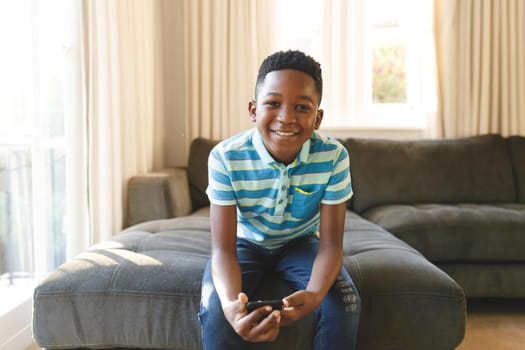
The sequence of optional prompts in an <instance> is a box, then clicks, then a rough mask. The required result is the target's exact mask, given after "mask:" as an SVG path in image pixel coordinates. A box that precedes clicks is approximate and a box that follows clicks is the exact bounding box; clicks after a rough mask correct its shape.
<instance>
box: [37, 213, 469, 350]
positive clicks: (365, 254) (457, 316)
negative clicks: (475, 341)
mask: <svg viewBox="0 0 525 350" xmlns="http://www.w3.org/2000/svg"><path fill="white" fill-rule="evenodd" d="M209 229H210V227H209V217H205V216H189V217H185V218H174V219H168V220H157V221H150V222H147V223H143V224H139V225H136V226H133V227H130V228H129V229H127V230H126V231H125V232H123V233H121V234H120V235H117V236H115V238H114V239H113V240H112V241H109V242H104V243H101V244H99V245H96V246H94V247H93V248H92V249H90V250H89V251H87V252H85V253H83V254H80V255H78V256H77V257H75V258H74V259H72V260H70V261H68V262H66V263H65V264H64V265H62V266H61V267H59V268H58V269H57V270H56V271H55V272H54V273H53V274H52V275H51V276H49V278H48V279H47V280H46V281H44V282H43V283H42V284H41V285H40V286H39V287H38V288H37V289H36V291H35V295H34V318H33V321H34V337H35V340H36V342H37V343H38V344H39V345H41V346H43V347H46V348H50V349H55V348H57V349H58V348H80V347H92V348H97V347H102V348H103V347H123V348H126V347H129V348H144V349H146V348H158V349H201V344H200V327H199V324H198V318H197V312H198V308H199V301H200V282H201V277H202V272H203V270H204V266H205V263H206V261H207V259H208V257H209V254H210V233H209ZM344 256H345V257H344V264H345V266H346V268H347V269H348V271H349V272H350V274H351V275H352V278H353V279H354V281H355V282H356V286H357V288H358V289H359V291H360V295H361V298H362V300H363V305H362V308H363V311H362V314H361V324H360V328H359V338H358V349H362V350H364V349H378V350H381V349H384V350H386V349H397V348H398V349H407V350H410V349H413V350H420V349H429V350H432V349H436V350H438V349H450V350H451V349H454V348H455V347H456V346H457V345H458V344H459V342H461V340H462V337H463V334H464V327H465V323H464V322H465V299H464V295H463V291H462V290H461V288H459V286H458V285H457V284H456V283H455V282H454V280H452V279H451V278H450V277H449V276H447V275H446V274H445V273H443V272H442V271H441V270H440V269H438V268H437V267H436V266H434V265H432V264H431V263H429V262H428V261H427V260H426V259H425V258H424V257H423V256H422V255H421V254H420V253H418V252H417V251H416V250H414V249H413V248H411V247H410V246H408V245H407V244H406V243H404V242H402V241H400V240H399V239H397V238H396V237H394V236H392V234H390V233H389V232H387V231H385V230H384V229H382V228H380V227H379V226H377V225H374V224H372V223H370V222H367V221H365V220H363V219H362V218H360V217H359V216H357V215H356V214H353V213H351V212H348V214H347V219H346V223H345V235H344ZM291 291H292V290H291V289H290V287H289V286H288V285H286V284H284V283H283V282H280V281H278V280H276V279H275V278H274V277H271V276H267V277H266V279H265V280H264V281H263V283H262V284H261V288H260V289H259V292H258V296H260V297H261V298H263V297H273V298H275V297H276V298H280V297H282V296H283V295H286V294H288V293H290V292H291ZM422 310H424V312H422ZM312 327H313V324H312V319H311V318H305V319H304V320H302V321H301V322H300V323H299V324H297V325H295V326H293V327H287V328H284V329H283V332H282V334H281V336H280V337H279V340H278V342H277V343H274V344H271V343H270V344H253V345H252V346H250V347H249V349H287V350H288V349H290V350H293V348H292V347H291V346H290V344H291V343H292V342H291V339H292V338H295V337H297V334H298V333H300V334H311V332H312ZM378 334H380V335H381V336H378ZM309 348H310V344H307V343H305V344H303V345H301V346H300V350H305V349H306V350H307V349H309ZM298 350H299V349H298Z"/></svg>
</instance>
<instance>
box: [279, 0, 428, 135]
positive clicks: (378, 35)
mask: <svg viewBox="0 0 525 350" xmlns="http://www.w3.org/2000/svg"><path fill="white" fill-rule="evenodd" d="M276 10H277V16H276V18H277V22H278V26H279V31H278V33H279V35H280V37H279V38H278V39H279V44H278V45H279V49H288V48H291V49H301V50H303V51H305V52H307V53H309V54H311V55H312V56H314V57H315V58H316V59H318V60H319V61H320V62H321V66H322V68H323V78H324V85H325V89H324V94H323V101H322V108H323V109H325V119H324V120H323V125H324V126H329V127H330V126H331V127H370V128H377V127H379V128H396V127H397V128H399V127H401V128H423V127H424V126H425V124H426V118H427V112H430V111H433V110H434V109H435V107H434V106H435V78H434V63H433V62H434V56H433V36H432V1H431V0H396V1H393V0H366V1H364V0H352V1H342V0H331V1H329V0H324V1H323V0H308V1H304V0H285V1H282V2H281V1H279V2H278V3H277V4H276Z"/></svg>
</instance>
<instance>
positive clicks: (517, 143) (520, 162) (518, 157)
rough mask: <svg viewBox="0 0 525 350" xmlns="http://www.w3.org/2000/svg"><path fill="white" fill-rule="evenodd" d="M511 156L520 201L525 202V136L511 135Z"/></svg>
mask: <svg viewBox="0 0 525 350" xmlns="http://www.w3.org/2000/svg"><path fill="white" fill-rule="evenodd" d="M509 149H510V157H511V159H512V166H513V168H514V178H515V179H516V191H517V193H518V200H519V202H520V203H525V137H522V136H511V137H509Z"/></svg>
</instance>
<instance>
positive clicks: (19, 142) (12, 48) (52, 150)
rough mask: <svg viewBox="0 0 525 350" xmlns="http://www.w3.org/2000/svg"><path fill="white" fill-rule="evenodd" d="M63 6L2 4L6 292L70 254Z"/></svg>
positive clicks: (0, 233)
mask: <svg viewBox="0 0 525 350" xmlns="http://www.w3.org/2000/svg"><path fill="white" fill-rule="evenodd" d="M65 8H66V6H64V1H63V0H47V1H45V2H43V1H31V0H17V1H0V47H1V48H2V55H0V77H2V78H1V79H0V290H2V288H5V287H6V286H9V285H15V284H17V282H20V281H23V283H25V280H27V279H33V278H35V277H37V276H38V275H39V274H44V273H45V272H47V271H50V270H51V269H53V268H55V267H57V266H58V265H59V264H60V263H62V262H63V261H64V259H65V249H66V243H65V236H64V230H63V224H64V216H65V208H64V206H65V204H64V203H65V166H66V159H65V136H64V103H63V94H64V91H63V90H64V89H63V81H64V75H63V69H64V48H65V44H64V33H65V30H64V20H65V17H64V16H65V14H64V9H65ZM4 301H5V300H2V302H4Z"/></svg>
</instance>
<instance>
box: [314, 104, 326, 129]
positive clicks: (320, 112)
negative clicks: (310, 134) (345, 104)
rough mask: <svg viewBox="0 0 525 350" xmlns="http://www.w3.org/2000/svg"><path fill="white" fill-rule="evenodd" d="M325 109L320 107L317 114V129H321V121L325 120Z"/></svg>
mask: <svg viewBox="0 0 525 350" xmlns="http://www.w3.org/2000/svg"><path fill="white" fill-rule="evenodd" d="M323 115H324V110H322V109H318V110H317V115H316V116H315V130H319V127H320V126H321V121H322V120H323Z"/></svg>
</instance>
